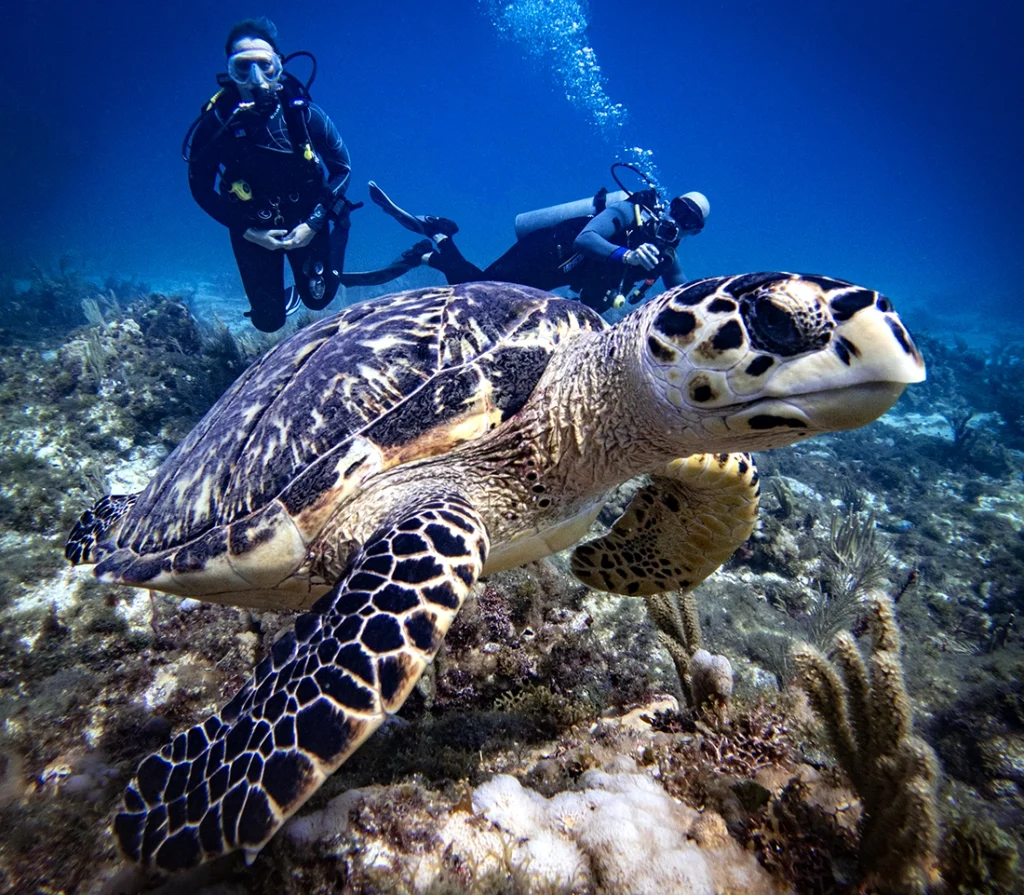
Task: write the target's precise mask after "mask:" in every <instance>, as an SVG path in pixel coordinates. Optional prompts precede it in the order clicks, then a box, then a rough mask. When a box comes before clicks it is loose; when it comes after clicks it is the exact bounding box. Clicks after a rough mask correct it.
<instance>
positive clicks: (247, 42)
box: [182, 18, 430, 332]
mask: <svg viewBox="0 0 1024 895" xmlns="http://www.w3.org/2000/svg"><path fill="white" fill-rule="evenodd" d="M225 52H226V53H227V68H228V70H227V73H226V74H220V75H218V76H217V81H218V84H219V85H220V88H221V89H220V90H219V91H218V92H217V94H216V95H215V96H214V97H213V98H212V99H211V100H210V101H209V102H208V103H207V104H206V106H205V107H204V108H203V111H202V112H201V113H200V116H199V117H198V118H197V119H196V120H195V121H194V122H193V124H192V126H191V127H190V128H189V130H188V133H187V134H186V135H185V140H184V143H183V145H182V157H183V158H184V159H185V161H187V162H188V182H189V187H190V189H191V191H192V196H193V198H194V199H195V200H196V202H197V203H198V204H199V206H200V208H202V209H203V211H205V212H206V213H207V214H208V215H210V217H212V218H213V219H214V220H215V221H217V222H218V223H220V224H223V225H224V226H225V227H227V228H228V230H229V231H230V235H231V248H232V250H233V251H234V255H235V260H236V262H237V263H238V272H239V274H240V275H241V278H242V285H243V287H244V288H245V294H246V296H247V297H248V299H249V306H250V310H249V311H247V312H246V316H247V317H250V318H251V320H252V323H253V325H254V326H255V327H256V328H257V329H259V330H263V331H264V332H273V331H275V330H277V329H280V328H281V327H282V326H284V323H285V318H286V316H287V315H288V314H290V313H292V312H294V311H295V310H297V309H298V307H299V301H300V300H301V302H302V303H303V304H305V306H306V307H307V308H310V309H312V310H320V309H322V308H325V307H327V305H329V304H330V303H331V301H332V300H333V299H334V296H335V294H336V293H337V291H338V286H339V285H342V284H343V285H376V284H379V283H386V282H388V281H390V280H393V279H395V277H398V276H401V275H402V274H403V273H406V272H407V271H409V270H411V269H412V268H413V267H416V266H417V265H418V264H419V263H420V260H421V256H422V254H423V252H424V251H425V250H426V249H429V248H430V244H429V243H428V242H426V241H425V240H424V241H421V243H419V244H417V246H416V247H415V248H414V249H410V250H408V251H407V252H405V253H403V256H402V258H399V259H397V260H396V261H394V262H392V263H391V264H390V265H388V266H387V267H385V268H381V269H380V270H375V271H366V272H363V273H349V274H343V273H341V271H342V269H343V264H344V258H345V248H346V246H347V244H348V233H349V227H350V220H349V214H350V212H351V211H352V210H353V209H355V208H359V207H360V206H361V205H362V203H358V204H353V203H351V202H349V201H348V199H346V198H345V191H346V189H347V188H348V182H349V176H350V174H351V170H352V169H351V164H350V160H349V154H348V150H347V149H346V147H345V144H344V142H343V141H342V139H341V135H340V134H339V133H338V130H337V128H336V127H335V126H334V124H333V122H332V121H331V119H330V118H328V117H327V115H326V113H325V112H324V111H323V109H321V108H320V107H319V106H317V105H316V104H315V103H313V102H312V101H311V99H310V95H309V87H310V85H311V84H312V82H313V79H314V78H315V77H316V60H315V59H314V58H313V56H312V54H311V53H308V52H306V51H305V50H300V51H298V52H296V53H292V54H291V55H289V56H285V57H283V58H282V56H281V55H280V53H279V52H278V48H277V28H276V27H275V26H274V23H273V22H271V21H270V20H269V19H267V18H259V19H245V20H243V21H241V22H239V23H237V24H236V25H235V26H234V27H232V29H231V31H230V32H229V33H228V37H227V42H226V44H225ZM297 56H308V57H309V58H310V59H311V60H312V63H313V73H312V75H311V76H310V78H309V80H308V81H307V82H305V83H303V82H302V81H300V80H299V79H298V78H297V77H295V76H294V75H292V74H290V73H289V72H287V71H285V68H284V66H285V64H286V63H287V62H288V61H289V60H291V59H293V58H295V57H297ZM285 257H287V259H288V263H289V264H290V265H291V269H292V274H293V276H294V279H295V285H294V286H291V287H288V288H285V286H284V259H285Z"/></svg>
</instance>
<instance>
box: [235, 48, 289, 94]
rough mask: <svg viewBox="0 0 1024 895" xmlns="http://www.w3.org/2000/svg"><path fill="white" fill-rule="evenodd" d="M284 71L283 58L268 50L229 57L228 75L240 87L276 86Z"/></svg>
mask: <svg viewBox="0 0 1024 895" xmlns="http://www.w3.org/2000/svg"><path fill="white" fill-rule="evenodd" d="M283 71H284V66H283V65H282V64H281V57H280V56H278V55H277V53H274V52H271V51H268V50H242V51H241V52H239V53H233V54H232V55H230V56H228V75H230V77H231V80H232V81H234V82H235V83H236V84H238V85H239V86H243V85H244V86H248V87H263V86H270V85H271V84H276V83H277V82H278V81H280V80H281V74H282V72H283Z"/></svg>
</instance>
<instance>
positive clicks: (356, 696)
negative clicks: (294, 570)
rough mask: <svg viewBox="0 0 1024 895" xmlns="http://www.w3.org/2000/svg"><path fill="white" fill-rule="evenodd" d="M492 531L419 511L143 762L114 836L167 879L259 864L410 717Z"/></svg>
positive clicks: (456, 504) (439, 505)
mask: <svg viewBox="0 0 1024 895" xmlns="http://www.w3.org/2000/svg"><path fill="white" fill-rule="evenodd" d="M488 546H489V543H488V538H487V532H486V530H485V529H484V526H483V523H482V521H481V519H480V517H479V515H478V514H477V513H476V511H475V510H474V509H473V508H472V507H471V506H470V505H469V504H468V503H466V502H465V501H464V500H462V499H461V498H458V497H448V496H446V497H435V498H433V499H427V500H421V501H420V502H419V503H418V505H417V507H416V509H415V510H409V511H407V512H400V513H398V514H396V516H395V517H394V518H393V519H392V521H391V522H389V523H388V524H386V525H384V526H382V527H381V528H380V529H378V531H377V532H376V533H375V534H374V535H373V537H371V538H370V539H369V540H368V541H367V542H366V543H365V544H364V546H363V548H362V549H361V550H360V551H358V553H357V555H356V556H355V558H354V559H353V560H352V562H351V563H350V564H349V566H348V568H347V570H346V573H345V575H344V576H343V578H342V579H341V581H340V582H339V583H338V584H337V586H335V588H334V589H333V590H331V591H330V592H329V593H328V594H326V595H325V596H324V597H322V598H321V599H320V600H319V601H318V602H317V603H316V604H315V605H314V606H313V611H312V612H309V613H306V614H304V615H301V616H299V617H298V618H297V619H296V621H295V630H294V631H290V632H289V633H288V634H286V635H285V636H284V637H282V638H281V639H279V640H278V641H277V642H276V643H275V644H274V646H273V648H272V650H271V653H270V655H269V656H268V657H267V658H266V659H264V660H263V661H262V662H261V663H260V664H259V665H258V666H257V668H256V671H255V673H254V674H253V677H252V679H251V680H250V681H249V682H248V683H247V684H246V685H245V686H244V687H242V689H241V690H240V691H239V693H238V694H237V695H236V696H235V698H234V699H232V700H231V702H229V703H228V704H227V705H226V706H225V707H224V708H223V709H222V710H221V712H220V713H219V714H216V715H213V716H211V717H210V718H208V719H207V720H206V721H204V722H203V723H202V724H198V725H196V726H195V727H193V728H192V729H191V730H189V731H187V732H185V733H181V734H179V735H178V736H177V737H175V739H174V740H173V741H172V742H171V743H170V744H168V745H167V746H165V747H164V748H163V749H162V750H161V751H160V752H158V753H155V754H153V755H151V756H150V757H149V758H147V759H145V760H144V761H143V762H142V764H141V765H140V766H139V770H138V774H137V776H136V779H135V780H133V781H132V783H131V785H130V786H129V787H128V789H127V790H126V791H125V796H124V811H123V812H122V813H121V814H119V815H118V816H117V818H116V820H115V821H114V831H115V833H116V835H117V838H118V840H119V841H120V844H121V847H122V849H123V850H124V852H125V853H126V854H127V855H128V857H129V858H131V859H132V860H135V861H139V862H141V863H143V864H145V865H148V866H155V867H159V868H161V869H163V870H179V869H184V868H187V867H193V866H195V865H197V864H199V863H201V862H202V861H206V860H210V859H212V858H215V857H217V856H219V855H221V854H225V853H227V852H230V851H233V850H234V849H243V850H244V851H245V854H246V859H247V861H250V862H251V861H252V860H253V859H254V858H255V857H256V855H257V854H258V853H259V851H260V849H261V848H262V847H263V846H264V845H265V844H266V843H267V841H268V840H269V839H270V838H271V837H272V836H273V835H274V833H275V832H276V831H277V830H278V828H279V827H280V826H281V824H283V823H284V821H285V820H286V819H287V818H288V817H289V816H290V815H292V814H293V813H294V812H295V811H296V810H298V808H299V807H300V806H301V805H302V803H303V802H305V801H306V799H308V798H309V797H310V796H311V795H312V794H313V793H314V792H315V791H316V789H317V788H318V787H319V786H320V784H321V783H323V781H324V780H325V779H326V777H327V776H328V775H329V774H331V773H332V772H333V771H335V770H336V769H337V768H338V767H339V766H340V765H341V764H342V762H344V761H345V759H347V758H348V757H349V756H350V755H351V754H352V753H353V752H355V750H356V749H357V748H358V747H359V746H360V745H361V744H362V743H363V741H364V740H365V739H366V738H367V737H368V736H369V735H370V734H371V733H372V732H373V731H374V730H376V728H377V727H378V726H379V725H380V724H381V722H382V721H383V720H384V718H385V717H386V716H387V715H388V714H390V713H393V712H395V711H397V710H398V708H399V707H400V706H401V705H402V703H403V702H404V701H405V698H406V697H407V696H408V695H409V692H410V691H411V690H412V688H413V686H414V685H415V683H416V681H417V680H418V679H419V677H420V675H421V674H422V673H423V670H424V669H425V668H426V666H427V664H428V663H429V662H430V661H431V660H432V659H433V657H434V654H435V653H436V652H437V649H438V647H439V646H440V645H441V640H442V638H443V637H444V635H445V633H447V631H448V627H449V625H450V624H451V622H452V619H454V618H455V614H456V613H457V612H458V610H459V607H460V606H461V605H462V601H463V600H464V599H465V597H466V595H467V594H468V593H469V590H470V588H471V587H472V586H473V583H474V582H475V581H476V579H477V577H478V576H479V575H480V571H481V569H482V568H483V564H484V562H485V560H486V557H487V550H488Z"/></svg>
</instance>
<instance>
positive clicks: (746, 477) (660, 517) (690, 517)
mask: <svg viewBox="0 0 1024 895" xmlns="http://www.w3.org/2000/svg"><path fill="white" fill-rule="evenodd" d="M759 494H760V491H759V487H758V477H757V469H756V468H755V466H754V461H753V460H752V459H751V457H750V455H749V454H694V455H693V456H690V457H683V458H681V459H679V460H673V461H672V462H671V463H669V464H668V465H667V466H666V467H665V468H664V469H663V470H661V471H660V472H659V473H658V474H657V475H652V476H651V484H650V485H647V486H645V487H644V488H641V489H640V490H639V491H637V493H636V494H635V495H634V496H633V499H632V500H631V501H630V503H629V506H628V507H626V511H625V512H624V513H623V514H622V515H621V516H620V517H619V519H618V520H617V521H616V522H615V524H614V525H613V526H612V528H611V531H609V532H608V534H606V535H605V536H604V537H600V538H595V539H594V540H592V541H588V542H587V543H586V544H581V545H580V546H579V547H577V548H576V549H575V550H574V551H573V554H572V572H573V574H574V575H575V576H576V577H577V578H579V579H580V580H581V581H582V582H583V583H584V584H587V585H589V586H590V587H593V588H596V589H598V590H605V591H610V592H612V593H616V594H625V595H626V596H636V597H641V596H649V595H650V594H657V593H662V592H664V591H670V590H690V589H692V588H694V587H696V586H697V585H698V584H700V582H701V581H703V580H704V579H705V578H707V577H708V576H709V575H710V574H711V573H712V572H714V571H715V569H717V568H718V567H719V566H720V565H721V564H722V563H724V562H725V561H726V560H727V559H728V558H729V557H730V556H732V554H733V552H734V551H735V550H736V548H737V547H739V546H740V544H742V543H743V542H744V541H745V540H746V539H747V538H748V537H750V533H751V532H752V531H753V530H754V523H755V522H756V520H757V505H758V498H759Z"/></svg>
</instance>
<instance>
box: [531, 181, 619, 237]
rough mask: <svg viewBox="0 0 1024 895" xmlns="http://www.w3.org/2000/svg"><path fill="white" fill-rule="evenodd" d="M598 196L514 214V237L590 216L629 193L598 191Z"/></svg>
mask: <svg viewBox="0 0 1024 895" xmlns="http://www.w3.org/2000/svg"><path fill="white" fill-rule="evenodd" d="M598 196H601V198H602V199H603V202H601V201H600V200H599V199H598ZM598 196H588V197H587V198H586V199H576V200H575V201H573V202H563V203H562V204H561V205H551V206H549V207H548V208H538V209H537V210H535V211H524V212H523V213H522V214H518V215H516V239H522V238H523V237H524V236H527V235H529V234H530V233H535V232H536V231H537V230H542V229H544V228H545V227H553V226H555V224H560V223H562V221H569V220H572V219H573V218H591V217H593V216H594V215H595V214H599V213H600V212H602V211H604V207H605V206H606V205H612V204H614V203H615V202H624V201H625V200H626V199H628V198H629V193H627V192H626V191H625V190H617V191H616V192H614V193H599V194H598Z"/></svg>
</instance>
